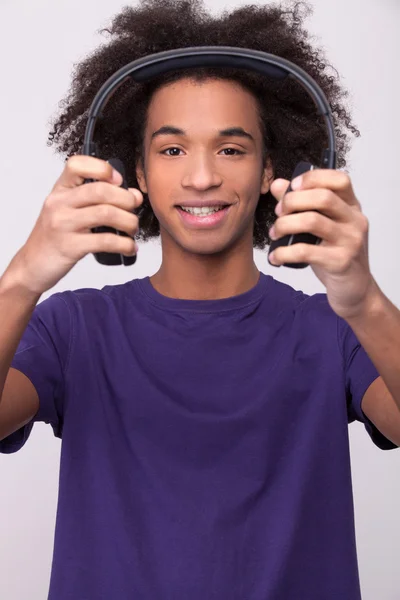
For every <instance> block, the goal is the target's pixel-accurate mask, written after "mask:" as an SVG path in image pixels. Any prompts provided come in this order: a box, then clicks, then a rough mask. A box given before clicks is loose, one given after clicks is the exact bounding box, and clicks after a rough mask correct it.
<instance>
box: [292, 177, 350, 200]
mask: <svg viewBox="0 0 400 600" xmlns="http://www.w3.org/2000/svg"><path fill="white" fill-rule="evenodd" d="M292 188H293V190H310V189H312V188H326V189H329V190H332V191H333V192H336V193H337V194H338V195H340V197H341V198H342V199H343V200H344V201H345V202H347V204H349V205H350V206H359V205H360V203H359V202H358V200H357V198H356V196H355V194H354V190H353V185H352V183H351V179H350V177H349V176H348V175H347V173H344V172H343V171H337V170H336V169H314V170H312V171H307V172H306V173H303V175H300V177H296V179H294V180H293V181H292Z"/></svg>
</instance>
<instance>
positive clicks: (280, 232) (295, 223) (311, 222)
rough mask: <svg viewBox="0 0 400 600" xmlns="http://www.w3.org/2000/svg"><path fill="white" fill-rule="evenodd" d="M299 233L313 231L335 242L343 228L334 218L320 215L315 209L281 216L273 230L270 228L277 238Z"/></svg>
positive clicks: (318, 235)
mask: <svg viewBox="0 0 400 600" xmlns="http://www.w3.org/2000/svg"><path fill="white" fill-rule="evenodd" d="M297 233H311V234H314V235H316V236H317V237H319V238H321V239H322V240H324V241H326V242H328V243H330V244H333V243H337V240H338V238H339V236H340V233H341V228H340V225H339V224H338V223H336V222H335V221H333V220H332V219H329V218H328V217H325V216H324V215H320V214H318V213H317V212H315V211H309V212H304V213H301V214H295V215H286V216H285V217H279V219H277V220H276V221H275V223H274V225H273V231H272V232H271V230H270V237H271V239H274V240H276V239H279V238H282V237H283V236H285V235H294V234H297Z"/></svg>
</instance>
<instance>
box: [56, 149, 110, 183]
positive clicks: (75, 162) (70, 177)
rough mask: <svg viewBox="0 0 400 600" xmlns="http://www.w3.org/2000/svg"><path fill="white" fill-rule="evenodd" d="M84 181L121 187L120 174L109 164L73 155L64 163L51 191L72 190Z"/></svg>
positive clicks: (100, 160)
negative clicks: (100, 182) (93, 180)
mask: <svg viewBox="0 0 400 600" xmlns="http://www.w3.org/2000/svg"><path fill="white" fill-rule="evenodd" d="M85 179H96V180H98V181H107V182H109V183H113V184H114V185H121V183H122V176H121V174H120V173H118V171H116V170H115V169H114V168H113V167H112V166H111V165H110V163H108V162H106V161H105V160H102V159H100V158H95V157H93V156H85V155H80V154H75V155H74V156H71V157H70V158H69V159H68V161H67V162H66V165H65V167H64V170H63V172H62V173H61V175H60V177H59V178H58V180H57V181H56V183H55V185H54V187H53V190H52V191H57V190H62V189H65V188H69V189H70V188H74V187H76V186H79V185H82V184H83V183H84V181H85Z"/></svg>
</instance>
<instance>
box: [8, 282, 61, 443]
mask: <svg viewBox="0 0 400 600" xmlns="http://www.w3.org/2000/svg"><path fill="white" fill-rule="evenodd" d="M71 338H72V322H71V313H70V311H69V308H68V304H67V302H66V300H65V298H64V296H63V293H56V294H53V295H52V296H50V297H49V298H47V299H46V300H43V301H42V302H40V303H39V304H37V305H36V307H35V309H34V311H33V313H32V316H31V318H30V320H29V323H28V325H27V327H26V329H25V332H24V334H23V336H22V338H21V341H20V343H19V345H18V348H17V351H16V353H15V355H14V358H13V360H12V362H11V367H13V368H14V369H18V370H19V371H21V372H22V373H24V375H26V376H27V377H28V378H29V379H30V381H31V382H32V384H33V385H34V386H35V388H36V391H37V393H38V396H39V410H38V412H37V413H36V415H35V416H34V418H33V419H32V420H31V421H30V422H29V423H28V424H27V425H25V426H24V427H21V429H19V430H18V431H15V432H14V433H12V434H11V435H9V436H8V437H7V438H5V439H3V440H1V441H0V453H3V454H12V453H13V452H17V451H18V450H20V449H21V448H22V447H23V446H24V444H25V443H26V441H27V440H28V438H29V436H30V434H31V431H32V428H33V425H34V423H35V422H39V421H42V422H44V423H47V424H50V425H51V426H52V428H53V432H54V435H55V436H56V437H58V438H61V437H62V427H63V413H64V395H65V394H64V389H65V385H64V380H65V372H66V370H67V366H68V358H69V352H70V346H71Z"/></svg>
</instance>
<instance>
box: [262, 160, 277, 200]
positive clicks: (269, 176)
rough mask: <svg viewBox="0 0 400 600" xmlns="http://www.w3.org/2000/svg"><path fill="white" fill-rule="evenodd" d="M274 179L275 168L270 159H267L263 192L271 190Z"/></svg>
mask: <svg viewBox="0 0 400 600" xmlns="http://www.w3.org/2000/svg"><path fill="white" fill-rule="evenodd" d="M273 180H274V169H273V166H272V164H271V161H270V159H267V163H266V165H265V167H264V170H263V173H262V177H261V194H266V193H267V192H268V191H269V189H270V187H271V183H272V181H273Z"/></svg>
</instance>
